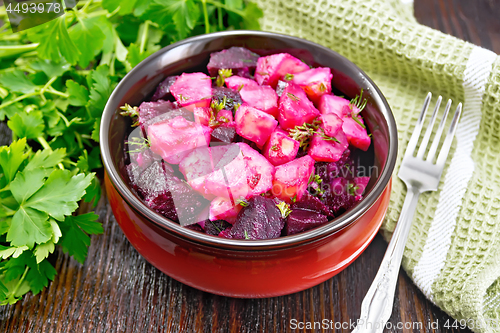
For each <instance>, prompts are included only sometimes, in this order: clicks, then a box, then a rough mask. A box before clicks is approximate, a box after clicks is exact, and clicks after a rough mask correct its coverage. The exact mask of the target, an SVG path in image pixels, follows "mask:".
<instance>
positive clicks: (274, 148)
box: [271, 145, 279, 151]
mask: <svg viewBox="0 0 500 333" xmlns="http://www.w3.org/2000/svg"><path fill="white" fill-rule="evenodd" d="M271 150H274V151H276V150H279V148H278V146H277V145H272V146H271Z"/></svg>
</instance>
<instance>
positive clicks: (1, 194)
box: [0, 0, 262, 304]
mask: <svg viewBox="0 0 500 333" xmlns="http://www.w3.org/2000/svg"><path fill="white" fill-rule="evenodd" d="M261 16H262V11H261V10H260V9H259V8H258V7H257V6H256V5H255V4H253V3H251V2H243V1H224V3H223V2H219V1H217V0H168V1H165V0H150V1H128V0H88V1H80V2H78V4H77V5H76V7H74V8H72V9H69V10H67V11H66V13H65V14H64V15H63V16H60V17H58V18H56V19H54V20H52V21H50V22H48V23H45V24H43V25H40V26H37V27H34V28H31V29H29V30H24V31H20V32H16V33H12V32H11V31H10V28H9V26H8V24H7V23H6V24H4V25H3V26H2V27H1V28H0V45H2V46H8V48H0V62H1V63H2V66H1V68H0V121H6V122H7V125H8V126H9V128H10V129H11V130H12V144H11V145H10V146H2V147H0V304H8V303H11V304H12V303H15V302H16V301H17V300H18V299H20V298H21V297H22V296H23V295H24V294H25V293H27V292H28V291H30V290H31V291H32V292H33V293H34V294H36V293H38V292H40V291H41V290H42V289H43V288H44V287H46V286H47V285H48V283H49V281H50V280H52V279H54V276H55V274H56V270H55V269H54V267H53V266H52V264H51V263H50V262H49V261H48V257H49V256H50V254H51V253H53V252H54V251H55V249H56V247H57V246H59V247H61V248H62V250H63V251H65V252H68V253H69V254H70V255H72V256H73V257H74V258H75V259H77V260H78V261H80V262H83V261H84V260H85V257H86V255H87V248H88V246H89V244H90V237H89V236H90V235H92V234H97V233H101V232H102V226H101V224H100V223H99V222H98V221H97V215H95V214H94V213H88V214H83V215H75V212H76V211H77V209H78V207H79V205H80V202H81V201H82V200H83V201H88V202H94V203H96V202H97V201H98V200H99V196H100V189H101V186H100V182H99V178H97V177H95V172H96V171H100V170H102V163H101V160H100V151H99V146H98V142H99V128H100V119H101V116H102V111H103V109H104V106H105V105H106V102H107V100H108V98H109V96H110V94H111V92H112V91H113V89H114V87H115V86H116V85H117V83H118V82H119V81H120V80H121V79H122V78H123V77H124V76H125V75H126V74H127V72H129V71H130V70H131V69H132V68H133V67H134V66H136V65H137V64H138V63H139V62H141V61H142V60H144V59H145V58H146V57H148V56H149V55H151V54H152V53H154V52H155V51H157V50H159V49H160V48H162V47H164V46H167V45H169V44H171V43H173V42H176V41H179V40H181V39H184V38H186V37H189V36H193V35H198V34H200V33H209V32H215V31H221V30H226V29H250V30H258V29H259V24H258V18H259V17H261ZM0 20H1V21H2V22H8V18H7V16H6V11H5V7H3V6H2V7H0ZM210 98H211V97H210ZM123 111H124V112H126V113H128V115H130V116H133V118H137V113H136V111H137V110H136V109H134V108H131V107H126V108H125V110H123ZM144 146H145V144H139V145H135V146H134V147H133V149H143V147H144Z"/></svg>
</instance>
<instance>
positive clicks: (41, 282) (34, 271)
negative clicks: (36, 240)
mask: <svg viewBox="0 0 500 333" xmlns="http://www.w3.org/2000/svg"><path fill="white" fill-rule="evenodd" d="M29 266H30V270H29V271H28V274H27V275H26V281H28V283H29V285H30V288H31V291H32V292H33V294H34V295H36V294H38V293H39V292H40V291H42V289H43V288H45V287H47V286H48V285H49V280H54V277H55V276H56V273H57V271H56V269H55V268H54V267H53V266H52V265H51V264H50V263H49V261H48V260H43V261H42V262H40V263H38V264H37V263H36V261H35V260H34V258H32V260H30V263H29Z"/></svg>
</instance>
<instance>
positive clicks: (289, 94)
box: [278, 83, 319, 130]
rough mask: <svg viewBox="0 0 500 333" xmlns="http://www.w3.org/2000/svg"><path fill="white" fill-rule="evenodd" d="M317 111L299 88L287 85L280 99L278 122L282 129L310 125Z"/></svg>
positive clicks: (317, 114) (291, 84) (290, 84)
mask: <svg viewBox="0 0 500 333" xmlns="http://www.w3.org/2000/svg"><path fill="white" fill-rule="evenodd" d="M317 116H319V111H318V110H317V109H316V108H315V107H314V105H313V103H312V102H311V101H310V100H309V99H308V98H307V95H306V93H305V92H304V90H302V89H301V88H300V87H299V86H297V85H295V84H293V83H289V84H288V85H287V86H286V88H285V90H284V91H283V94H282V95H281V97H280V103H279V116H278V120H279V122H280V126H281V127H282V128H283V129H286V130H288V129H292V128H294V127H295V126H301V125H302V124H304V123H311V122H312V121H313V120H314V119H315V118H316V117H317Z"/></svg>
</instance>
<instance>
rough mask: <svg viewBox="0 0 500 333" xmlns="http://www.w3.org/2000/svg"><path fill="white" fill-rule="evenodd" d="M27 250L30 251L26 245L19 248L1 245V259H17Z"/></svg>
mask: <svg viewBox="0 0 500 333" xmlns="http://www.w3.org/2000/svg"><path fill="white" fill-rule="evenodd" d="M26 250H28V247H27V246H26V245H23V246H19V247H17V246H11V247H7V246H3V245H0V257H1V258H2V259H7V258H8V257H10V256H12V258H17V257H19V256H20V255H21V254H22V253H23V252H24V251H26Z"/></svg>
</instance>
